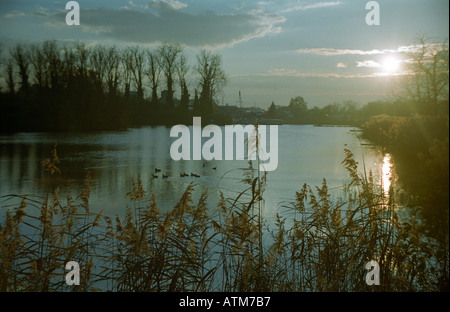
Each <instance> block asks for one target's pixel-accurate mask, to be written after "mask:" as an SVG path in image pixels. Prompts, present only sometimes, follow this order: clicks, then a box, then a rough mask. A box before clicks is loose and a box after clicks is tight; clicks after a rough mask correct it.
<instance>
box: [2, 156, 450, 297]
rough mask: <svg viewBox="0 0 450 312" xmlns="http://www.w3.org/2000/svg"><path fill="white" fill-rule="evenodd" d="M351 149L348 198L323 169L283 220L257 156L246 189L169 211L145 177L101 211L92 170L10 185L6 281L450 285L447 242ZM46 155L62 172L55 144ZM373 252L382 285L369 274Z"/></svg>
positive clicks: (15, 284)
mask: <svg viewBox="0 0 450 312" xmlns="http://www.w3.org/2000/svg"><path fill="white" fill-rule="evenodd" d="M345 152H346V158H345V159H344V160H343V162H342V163H343V166H345V168H346V169H347V171H348V173H349V177H350V179H349V181H350V182H349V183H348V184H347V185H346V186H345V188H344V190H343V191H342V193H341V199H339V200H336V201H335V202H333V201H331V200H330V193H329V191H328V189H327V183H326V180H325V179H324V180H323V184H322V185H321V186H317V187H310V186H308V185H306V184H304V185H303V186H302V185H299V189H298V191H297V192H296V194H293V196H294V199H293V200H292V202H291V203H290V204H286V205H285V206H284V207H283V208H282V209H281V210H280V211H279V214H278V216H277V220H276V224H274V225H267V224H266V222H265V221H264V219H263V218H262V217H261V216H260V214H259V211H260V210H259V206H258V205H259V202H260V200H261V199H262V197H263V190H264V187H265V185H264V184H265V183H264V180H265V179H264V176H263V177H256V176H254V172H255V171H254V170H252V169H251V166H250V167H249V169H248V170H246V171H245V172H244V173H243V177H244V179H243V184H242V185H243V191H242V193H241V194H240V195H239V196H238V197H236V198H230V199H226V198H224V197H223V196H222V199H221V200H220V201H219V202H218V203H217V206H216V208H215V209H212V208H211V207H209V208H208V207H207V204H206V201H207V198H208V194H207V192H206V191H205V192H204V193H203V194H202V195H201V196H200V197H199V198H197V199H195V200H194V198H193V196H192V194H193V186H192V185H190V186H189V187H188V188H187V189H186V191H185V192H184V194H183V195H182V197H181V198H180V200H179V202H178V204H176V206H175V207H174V208H173V210H172V211H171V212H169V213H166V214H162V213H161V212H160V211H159V209H158V205H157V199H156V198H155V195H154V194H147V192H146V190H144V189H143V186H142V184H141V182H140V179H139V178H137V179H136V180H134V181H132V182H131V190H130V192H129V193H128V194H126V196H127V197H128V199H129V205H127V207H124V209H125V210H126V213H125V215H124V216H116V218H115V219H114V218H110V217H107V216H103V215H102V214H101V213H98V212H93V211H91V208H90V205H89V193H90V177H89V175H88V176H87V178H86V182H85V185H84V188H83V191H82V192H81V193H80V194H78V196H77V197H76V198H73V197H72V196H71V195H67V197H66V198H65V199H62V198H60V196H59V189H58V188H55V189H54V190H52V191H51V192H50V191H49V194H48V196H47V197H46V198H35V197H27V196H14V195H10V196H4V197H3V198H2V201H3V203H8V206H9V207H10V208H9V209H8V211H7V212H6V215H5V217H4V218H3V220H4V221H3V223H2V225H1V227H0V291H105V290H111V291H125V292H128V291H133V292H135V291H279V292H281V291H443V290H444V291H445V290H447V291H448V244H447V245H443V244H442V242H441V241H440V240H439V238H437V237H435V236H433V235H431V234H430V233H429V232H428V231H425V230H424V225H423V224H421V222H420V221H418V220H419V219H418V218H417V216H416V214H417V213H419V211H418V209H411V210H401V209H399V207H398V205H397V195H396V193H395V191H394V190H393V189H391V192H390V194H389V196H387V195H386V194H383V192H382V191H381V190H380V188H379V187H378V186H377V185H376V184H375V183H374V181H373V179H372V175H371V173H370V172H364V169H363V168H362V169H360V168H358V166H357V163H356V162H355V161H354V159H353V155H352V153H351V152H350V151H349V150H346V151H345ZM43 166H44V168H45V169H46V170H47V171H48V172H49V173H50V174H53V175H58V174H60V173H59V169H58V158H57V155H56V150H54V152H53V155H52V157H51V158H49V159H47V160H45V161H44V162H43ZM447 243H448V232H447ZM371 260H374V261H377V262H378V263H379V265H380V285H379V286H368V285H367V284H366V274H367V273H368V270H366V263H367V262H369V261H371ZM69 261H77V262H78V263H79V264H80V269H81V279H80V280H81V282H80V285H79V286H68V285H66V282H65V274H67V273H68V271H67V270H65V264H66V263H67V262H69Z"/></svg>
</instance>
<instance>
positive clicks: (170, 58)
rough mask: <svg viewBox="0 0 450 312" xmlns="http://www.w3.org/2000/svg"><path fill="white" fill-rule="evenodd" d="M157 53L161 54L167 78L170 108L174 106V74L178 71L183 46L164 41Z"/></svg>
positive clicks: (167, 103) (167, 97)
mask: <svg viewBox="0 0 450 312" xmlns="http://www.w3.org/2000/svg"><path fill="white" fill-rule="evenodd" d="M157 53H158V55H159V61H160V66H161V69H162V71H163V73H164V76H165V78H166V85H167V96H166V105H167V107H168V108H169V109H172V108H174V102H173V94H174V89H173V84H174V74H175V73H176V71H177V66H178V64H179V60H180V56H181V55H182V53H183V48H182V47H181V45H179V44H173V43H168V42H164V43H163V44H162V46H160V47H159V48H158V50H157Z"/></svg>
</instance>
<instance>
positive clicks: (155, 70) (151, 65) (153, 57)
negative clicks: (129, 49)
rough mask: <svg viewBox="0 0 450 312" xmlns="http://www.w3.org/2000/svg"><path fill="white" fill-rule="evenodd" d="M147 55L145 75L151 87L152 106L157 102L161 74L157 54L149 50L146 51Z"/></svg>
mask: <svg viewBox="0 0 450 312" xmlns="http://www.w3.org/2000/svg"><path fill="white" fill-rule="evenodd" d="M147 57H148V70H147V76H148V78H149V80H150V84H151V89H152V98H151V104H152V106H153V107H156V106H157V104H158V86H159V82H160V75H161V67H160V63H161V61H160V60H159V54H158V53H154V52H151V51H148V52H147Z"/></svg>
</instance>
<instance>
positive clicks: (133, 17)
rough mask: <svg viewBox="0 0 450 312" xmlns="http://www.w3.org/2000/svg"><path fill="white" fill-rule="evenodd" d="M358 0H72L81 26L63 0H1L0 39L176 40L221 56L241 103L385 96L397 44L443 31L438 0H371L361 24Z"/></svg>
mask: <svg viewBox="0 0 450 312" xmlns="http://www.w3.org/2000/svg"><path fill="white" fill-rule="evenodd" d="M367 2H368V1H361V0H341V1H334V0H330V1H327V0H323V1H294V0H292V1H238V0H227V1H211V0H208V1H207V0H145V1H139V0H133V1H119V0H96V1H86V0H80V1H78V3H79V4H80V8H81V25H80V26H68V25H66V24H65V15H66V13H67V11H66V10H65V4H66V1H52V0H49V1H47V0H36V1H25V0H1V1H0V43H1V44H2V45H3V46H4V47H8V46H10V45H12V44H15V43H16V42H37V41H43V40H47V39H55V40H58V41H66V42H70V41H74V40H82V41H84V42H86V43H88V44H96V43H103V44H116V45H118V46H125V45H136V44H140V45H145V46H148V47H150V48H151V47H154V46H157V45H158V44H159V43H160V42H161V41H173V42H178V43H181V44H183V45H184V46H185V47H186V49H185V51H186V53H187V54H188V56H189V59H190V61H191V62H194V60H195V58H194V56H195V54H196V53H198V51H199V50H200V49H202V48H208V49H214V50H215V51H216V52H218V53H220V54H221V55H222V57H223V66H224V69H225V72H226V73H227V75H228V85H227V87H226V88H225V90H224V93H223V97H222V101H223V103H229V104H230V105H234V104H236V101H237V100H238V92H239V91H241V93H242V97H243V101H244V105H246V106H253V105H256V106H260V107H262V108H267V107H268V106H269V105H270V103H271V102H272V101H275V104H278V105H287V104H288V103H289V99H290V98H292V97H295V96H298V95H301V96H303V97H304V98H305V100H306V101H307V102H308V103H309V107H313V106H319V107H322V106H324V105H326V104H329V103H332V102H334V101H343V100H347V99H351V100H354V101H356V102H359V103H361V104H364V103H366V102H367V101H373V100H377V99H385V98H389V97H390V94H391V93H392V92H393V88H392V87H393V86H395V81H396V80H397V79H398V77H400V76H401V74H402V66H401V65H402V60H403V59H402V57H403V56H402V54H401V51H405V50H408V48H409V47H411V45H412V44H413V43H414V39H415V37H417V35H420V34H425V35H427V36H429V37H432V38H433V40H434V41H436V42H446V41H448V37H449V36H448V29H449V15H448V14H449V13H448V11H449V1H447V0H380V1H377V2H378V3H379V5H380V25H379V26H368V25H367V24H366V22H365V18H366V14H367V13H369V10H366V8H365V6H366V3H367ZM3 50H4V51H6V50H7V48H6V49H5V48H4V49H3ZM389 60H390V61H389ZM392 60H395V61H394V62H393V61H392ZM393 64H394V65H393ZM191 65H193V64H191ZM194 87H195V86H193V85H192V86H191V88H192V89H193V88H194ZM191 93H192V92H191Z"/></svg>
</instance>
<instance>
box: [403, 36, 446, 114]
mask: <svg viewBox="0 0 450 312" xmlns="http://www.w3.org/2000/svg"><path fill="white" fill-rule="evenodd" d="M448 52H449V50H448V44H447V43H435V42H431V41H430V39H428V38H425V37H424V36H421V37H419V38H417V39H416V41H415V43H414V45H413V49H412V50H411V51H409V52H407V53H406V57H407V61H406V67H407V69H408V71H409V74H408V75H406V76H405V78H404V80H403V82H402V83H403V88H404V91H405V92H406V97H407V98H408V99H410V100H411V101H412V102H414V103H416V105H417V106H418V107H419V108H420V110H421V111H422V112H423V113H432V114H437V113H438V112H439V108H440V107H439V106H440V104H441V102H442V101H443V100H445V99H447V101H448V86H449V69H448V66H449V53H448ZM447 103H448V102H447ZM447 105H448V104H447Z"/></svg>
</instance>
